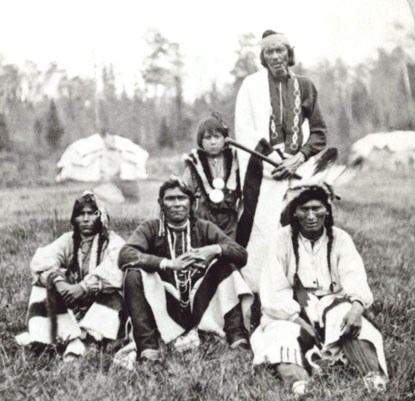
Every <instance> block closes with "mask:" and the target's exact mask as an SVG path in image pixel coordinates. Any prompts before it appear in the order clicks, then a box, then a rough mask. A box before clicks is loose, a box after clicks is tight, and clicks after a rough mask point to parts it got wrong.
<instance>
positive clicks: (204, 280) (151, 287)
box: [116, 179, 252, 363]
mask: <svg viewBox="0 0 415 401" xmlns="http://www.w3.org/2000/svg"><path fill="white" fill-rule="evenodd" d="M193 203H194V194H193V192H192V191H191V190H190V188H188V187H187V186H186V185H185V184H184V183H183V182H181V181H180V180H178V179H170V180H169V181H167V182H165V183H164V184H163V185H162V186H161V188H160V191H159V204H160V208H161V217H160V219H154V220H148V221H145V222H144V223H143V224H141V225H140V226H139V227H138V228H137V229H136V230H135V232H134V233H133V234H132V235H131V237H130V238H129V239H128V241H127V242H126V244H125V245H124V247H123V248H122V249H121V252H120V257H119V266H120V267H121V269H122V270H124V271H125V280H124V300H125V304H126V308H127V311H128V314H129V316H130V317H131V323H132V327H133V337H134V341H135V346H136V349H137V355H138V356H139V357H141V358H143V359H149V360H158V359H160V357H161V356H160V351H159V337H161V339H162V340H163V341H164V342H165V343H168V342H170V341H173V340H175V346H176V348H178V349H186V348H189V347H194V346H197V345H198V344H199V337H198V332H197V329H199V330H203V331H208V332H214V333H216V334H218V335H219V336H225V335H226V338H227V340H228V342H229V344H230V346H231V348H236V347H238V346H242V347H248V341H247V329H246V327H248V322H247V321H244V317H243V316H245V313H244V312H246V311H248V310H249V307H250V304H251V302H252V299H251V298H252V295H251V292H250V290H249V288H248V287H247V285H246V284H245V282H244V280H243V278H242V276H241V274H240V273H239V271H238V270H237V268H240V267H241V266H243V265H244V264H245V262H246V258H247V255H246V251H245V250H244V249H243V248H242V247H241V246H239V245H238V244H237V243H236V242H235V241H233V240H232V239H231V238H229V237H228V236H226V235H225V234H224V233H223V232H222V231H221V230H220V229H219V228H218V227H217V226H216V225H214V224H213V223H211V222H208V221H205V220H200V219H197V218H195V217H194V215H193ZM245 320H247V319H245ZM126 350H131V348H128V346H127V349H126ZM126 350H121V351H120V352H119V354H118V355H117V356H116V363H117V361H120V360H121V359H122V357H123V352H124V351H126ZM132 355H134V356H133V358H135V355H136V354H135V351H133V352H130V354H129V360H130V362H131V360H132ZM124 356H125V354H124Z"/></svg>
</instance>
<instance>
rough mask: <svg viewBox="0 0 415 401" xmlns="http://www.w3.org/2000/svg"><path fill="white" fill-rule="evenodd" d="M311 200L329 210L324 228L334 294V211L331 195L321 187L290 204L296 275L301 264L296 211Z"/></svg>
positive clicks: (331, 286) (304, 193)
mask: <svg viewBox="0 0 415 401" xmlns="http://www.w3.org/2000/svg"><path fill="white" fill-rule="evenodd" d="M309 200H319V201H321V202H322V203H323V204H324V206H325V208H326V209H327V215H326V217H325V219H324V227H325V229H326V234H327V237H328V242H327V266H328V268H329V273H330V277H331V284H330V291H331V292H333V291H334V286H335V285H336V282H334V281H333V276H332V274H331V251H332V248H333V239H334V237H333V226H334V219H333V209H332V207H331V204H330V202H329V195H328V194H327V193H326V192H325V191H324V189H323V188H321V187H310V189H309V190H307V191H304V192H303V193H301V194H300V195H299V196H298V197H297V198H296V199H294V200H293V201H292V202H291V204H290V208H289V223H290V226H291V241H292V245H293V250H294V257H295V271H296V273H298V267H299V263H300V254H299V252H298V236H299V233H300V223H299V222H298V218H297V217H296V216H295V209H296V208H297V207H298V206H301V205H303V204H304V203H306V202H308V201H309Z"/></svg>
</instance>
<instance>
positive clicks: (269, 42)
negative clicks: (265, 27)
mask: <svg viewBox="0 0 415 401" xmlns="http://www.w3.org/2000/svg"><path fill="white" fill-rule="evenodd" d="M259 44H260V46H261V50H264V49H265V48H266V47H270V46H275V45H279V44H283V45H284V46H287V47H291V46H290V42H289V41H288V39H287V37H286V36H285V35H284V34H282V33H273V34H272V35H269V36H266V37H265V38H263V39H262V40H261V42H259Z"/></svg>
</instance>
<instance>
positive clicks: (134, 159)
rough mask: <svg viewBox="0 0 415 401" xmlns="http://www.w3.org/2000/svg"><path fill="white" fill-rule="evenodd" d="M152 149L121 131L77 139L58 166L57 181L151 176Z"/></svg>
mask: <svg viewBox="0 0 415 401" xmlns="http://www.w3.org/2000/svg"><path fill="white" fill-rule="evenodd" d="M147 159H148V152H147V151H145V150H144V149H143V148H141V147H140V146H138V145H136V144H135V143H134V142H132V141H131V140H129V139H127V138H124V137H121V136H118V135H110V134H105V135H100V134H94V135H92V136H89V137H87V138H83V139H79V140H77V141H75V142H73V143H72V144H71V145H69V146H68V148H67V149H66V150H65V152H64V153H63V155H62V157H61V158H60V160H59V162H58V164H57V166H58V169H59V173H58V175H57V177H56V181H58V182H61V181H65V180H75V181H84V182H108V181H112V180H114V179H119V180H121V181H136V180H138V179H144V178H147V176H148V174H147V172H146V162H147Z"/></svg>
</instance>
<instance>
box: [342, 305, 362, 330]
mask: <svg viewBox="0 0 415 401" xmlns="http://www.w3.org/2000/svg"><path fill="white" fill-rule="evenodd" d="M362 313H363V306H362V304H361V303H360V302H357V301H356V302H353V303H352V307H351V309H350V310H349V312H347V313H346V315H345V316H344V318H343V321H342V323H341V326H340V329H341V331H342V335H344V336H351V337H352V338H357V337H359V334H360V330H361V329H362Z"/></svg>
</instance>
